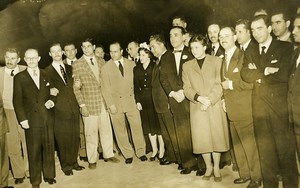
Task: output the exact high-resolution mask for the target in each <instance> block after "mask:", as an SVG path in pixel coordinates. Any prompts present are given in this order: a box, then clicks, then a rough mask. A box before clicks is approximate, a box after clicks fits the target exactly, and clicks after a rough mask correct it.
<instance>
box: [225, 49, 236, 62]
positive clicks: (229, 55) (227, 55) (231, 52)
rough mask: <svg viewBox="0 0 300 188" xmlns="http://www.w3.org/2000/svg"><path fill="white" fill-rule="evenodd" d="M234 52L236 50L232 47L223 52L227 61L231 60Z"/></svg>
mask: <svg viewBox="0 0 300 188" xmlns="http://www.w3.org/2000/svg"><path fill="white" fill-rule="evenodd" d="M235 50H236V46H233V47H232V48H230V49H229V50H228V51H227V52H225V54H226V60H227V61H230V60H231V58H232V56H233V54H234V52H235Z"/></svg>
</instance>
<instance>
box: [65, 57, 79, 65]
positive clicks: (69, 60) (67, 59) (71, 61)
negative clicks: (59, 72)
mask: <svg viewBox="0 0 300 188" xmlns="http://www.w3.org/2000/svg"><path fill="white" fill-rule="evenodd" d="M76 60H77V58H74V59H72V60H71V59H69V58H66V61H67V64H68V65H72V63H74V62H75V61H76Z"/></svg>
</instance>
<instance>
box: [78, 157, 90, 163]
mask: <svg viewBox="0 0 300 188" xmlns="http://www.w3.org/2000/svg"><path fill="white" fill-rule="evenodd" d="M79 160H81V161H84V162H88V158H87V157H79Z"/></svg>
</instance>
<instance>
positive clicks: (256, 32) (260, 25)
mask: <svg viewBox="0 0 300 188" xmlns="http://www.w3.org/2000/svg"><path fill="white" fill-rule="evenodd" d="M251 31H252V35H253V37H254V38H255V40H256V41H257V42H258V43H264V42H266V41H267V39H268V37H269V36H270V33H271V27H270V26H269V27H268V26H267V25H266V23H265V21H264V20H263V19H259V20H256V21H253V22H252V23H251Z"/></svg>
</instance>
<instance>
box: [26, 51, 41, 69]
mask: <svg viewBox="0 0 300 188" xmlns="http://www.w3.org/2000/svg"><path fill="white" fill-rule="evenodd" d="M40 59H41V57H40V56H39V55H38V53H37V51H35V50H27V51H26V52H25V56H24V60H25V62H26V63H27V66H28V67H29V68H32V69H34V68H37V67H38V65H39V61H40Z"/></svg>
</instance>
